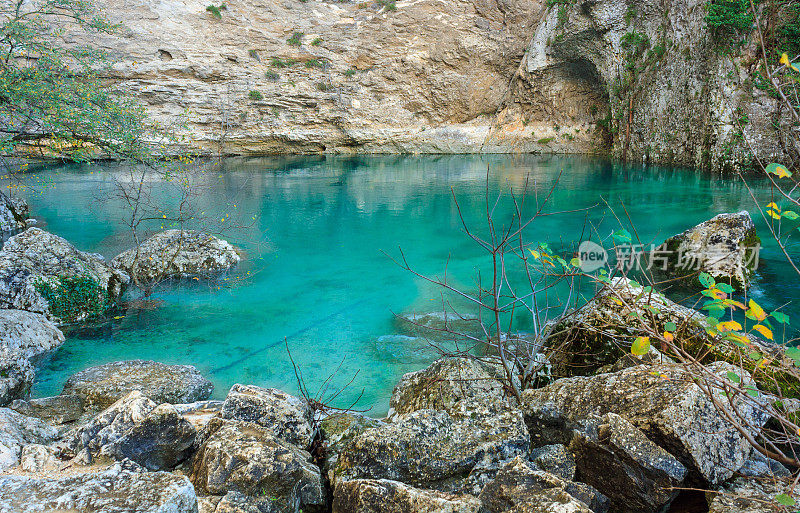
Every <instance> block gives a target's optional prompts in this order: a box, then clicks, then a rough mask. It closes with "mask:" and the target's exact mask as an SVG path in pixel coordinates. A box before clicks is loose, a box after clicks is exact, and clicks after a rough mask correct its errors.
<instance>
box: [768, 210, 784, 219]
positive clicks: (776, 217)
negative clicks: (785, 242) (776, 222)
mask: <svg viewBox="0 0 800 513" xmlns="http://www.w3.org/2000/svg"><path fill="white" fill-rule="evenodd" d="M767 214H769V216H770V217H771V218H773V219H780V218H781V216H780V214H778V213H776V212H775V211H774V210H767Z"/></svg>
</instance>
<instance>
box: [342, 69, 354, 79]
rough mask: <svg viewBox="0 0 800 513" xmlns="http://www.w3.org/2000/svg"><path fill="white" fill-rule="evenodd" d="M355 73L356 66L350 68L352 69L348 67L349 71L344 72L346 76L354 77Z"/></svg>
mask: <svg viewBox="0 0 800 513" xmlns="http://www.w3.org/2000/svg"><path fill="white" fill-rule="evenodd" d="M355 74H356V70H355V68H350V69H348V70H347V71H345V72H344V76H346V77H352V76H353V75H355Z"/></svg>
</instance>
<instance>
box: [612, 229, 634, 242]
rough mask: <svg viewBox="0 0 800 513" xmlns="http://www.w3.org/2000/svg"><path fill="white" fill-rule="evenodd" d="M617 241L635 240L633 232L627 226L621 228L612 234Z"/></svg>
mask: <svg viewBox="0 0 800 513" xmlns="http://www.w3.org/2000/svg"><path fill="white" fill-rule="evenodd" d="M612 237H613V238H614V241H615V242H619V243H621V244H630V243H631V242H632V241H633V238H632V237H631V232H629V231H628V230H626V229H625V228H622V229H619V230H617V231H615V232H614V233H613V234H612Z"/></svg>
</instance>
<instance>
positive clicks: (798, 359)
mask: <svg viewBox="0 0 800 513" xmlns="http://www.w3.org/2000/svg"><path fill="white" fill-rule="evenodd" d="M786 356H788V357H789V358H791V359H792V360H794V364H795V366H796V367H800V347H787V348H786Z"/></svg>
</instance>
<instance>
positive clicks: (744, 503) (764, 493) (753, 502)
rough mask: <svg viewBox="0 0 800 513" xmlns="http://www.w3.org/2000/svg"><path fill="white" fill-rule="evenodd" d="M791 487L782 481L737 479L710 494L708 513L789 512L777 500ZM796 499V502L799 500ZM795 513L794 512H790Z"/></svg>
mask: <svg viewBox="0 0 800 513" xmlns="http://www.w3.org/2000/svg"><path fill="white" fill-rule="evenodd" d="M788 490H789V485H788V484H786V483H782V482H781V481H773V480H769V479H767V480H757V479H751V478H743V477H739V478H736V479H734V480H732V481H730V482H729V483H726V484H725V486H723V487H722V488H720V489H719V493H713V492H709V493H708V494H707V496H708V499H709V507H708V513H774V512H775V511H787V510H786V509H784V508H783V507H782V506H781V505H780V504H778V502H777V501H776V500H775V497H776V496H777V495H780V494H784V493H788ZM797 499H798V498H797V497H794V500H797ZM789 511H793V510H789Z"/></svg>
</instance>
